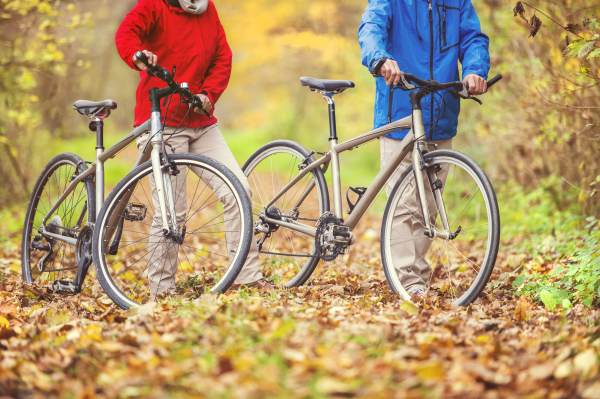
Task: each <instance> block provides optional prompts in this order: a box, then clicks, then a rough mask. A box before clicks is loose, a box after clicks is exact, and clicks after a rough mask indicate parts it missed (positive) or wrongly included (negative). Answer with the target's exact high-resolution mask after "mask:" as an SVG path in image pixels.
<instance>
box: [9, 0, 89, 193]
mask: <svg viewBox="0 0 600 399" xmlns="http://www.w3.org/2000/svg"><path fill="white" fill-rule="evenodd" d="M92 25H93V24H92V21H91V13H84V14H80V13H78V12H77V10H76V7H75V5H74V3H73V2H65V1H55V0H52V1H51V0H39V1H18V0H13V1H6V0H4V1H2V2H0V112H1V113H2V115H3V118H1V119H0V149H2V147H3V149H4V150H5V154H6V156H7V158H8V161H9V162H4V163H2V164H1V165H0V180H2V181H3V182H4V183H5V184H4V186H3V187H4V188H5V190H2V192H1V193H0V205H6V204H9V203H13V202H15V201H19V200H24V199H26V198H28V196H29V194H30V188H31V186H32V185H33V181H34V179H35V178H37V176H35V175H31V174H30V171H29V170H28V169H29V168H28V166H30V163H29V162H23V160H24V159H32V158H33V159H35V157H34V155H33V154H35V153H36V151H37V150H39V148H40V147H38V145H40V146H43V145H44V138H46V137H48V136H47V135H46V134H44V133H45V132H44V131H45V130H46V127H57V126H59V125H60V119H58V118H57V117H59V116H60V115H61V114H62V110H63V108H62V107H60V106H59V103H57V102H56V101H55V100H56V94H57V93H56V91H57V87H58V82H59V81H60V80H61V79H63V80H64V79H65V77H67V76H68V75H71V76H73V70H74V69H75V68H77V66H76V64H77V59H78V58H79V56H78V55H77V51H78V50H79V49H80V48H79V45H78V37H77V32H78V28H79V27H82V26H84V27H90V26H92ZM80 65H83V66H85V63H81V64H80ZM50 100H52V101H50ZM57 121H58V124H57Z"/></svg>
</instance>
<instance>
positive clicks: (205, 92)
mask: <svg viewBox="0 0 600 399" xmlns="http://www.w3.org/2000/svg"><path fill="white" fill-rule="evenodd" d="M199 94H204V95H205V96H206V97H208V99H209V100H210V103H211V104H212V106H213V108H214V107H215V101H214V100H213V96H212V94H210V92H209V91H208V90H206V89H202V90H200V93H199Z"/></svg>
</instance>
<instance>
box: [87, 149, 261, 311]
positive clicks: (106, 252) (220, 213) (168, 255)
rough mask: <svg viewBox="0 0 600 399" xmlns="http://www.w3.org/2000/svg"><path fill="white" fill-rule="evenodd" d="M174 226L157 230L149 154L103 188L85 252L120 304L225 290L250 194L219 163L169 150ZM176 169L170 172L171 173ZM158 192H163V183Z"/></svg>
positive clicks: (236, 267) (247, 219) (241, 248)
mask: <svg viewBox="0 0 600 399" xmlns="http://www.w3.org/2000/svg"><path fill="white" fill-rule="evenodd" d="M169 161H170V162H171V163H173V164H174V165H175V168H173V169H169V170H170V172H169V174H168V175H163V176H170V182H169V178H168V177H166V178H164V184H165V185H167V184H170V185H171V190H172V193H173V200H174V208H173V209H174V212H175V214H174V215H173V214H170V211H168V212H169V215H167V219H168V221H169V226H172V220H176V224H177V231H175V230H174V229H171V230H172V232H169V233H168V234H165V233H164V232H163V230H162V215H161V214H160V207H159V202H158V195H159V192H160V191H161V190H157V189H156V187H155V184H154V182H155V180H154V174H153V171H152V163H151V162H150V161H148V162H146V163H144V164H142V165H140V166H139V167H137V168H136V169H134V170H133V171H131V172H130V173H129V174H128V175H127V176H126V177H125V178H124V179H123V180H121V182H120V183H119V184H118V185H117V186H116V187H115V188H114V189H113V191H112V192H111V193H110V195H109V196H108V198H107V199H106V202H105V203H104V205H103V206H102V209H101V211H100V213H99V215H98V220H97V222H96V226H95V229H94V238H93V254H94V265H95V267H96V274H97V275H98V280H99V281H100V284H101V285H102V288H104V290H105V291H106V293H107V294H108V296H109V297H110V298H111V299H112V300H113V301H114V302H115V303H116V304H117V305H118V306H120V307H121V308H124V309H128V308H131V307H133V306H137V305H139V304H142V303H145V302H147V301H149V300H152V299H154V298H156V296H158V295H167V294H168V295H172V296H175V297H177V298H193V297H196V296H198V295H201V294H203V293H208V292H216V293H221V292H225V291H226V290H227V289H228V288H229V287H230V286H231V284H232V283H233V282H234V280H235V279H236V277H237V276H238V274H239V273H240V270H241V269H242V267H243V265H244V262H245V260H246V257H247V255H248V251H249V249H250V244H251V240H252V239H253V237H252V214H251V210H250V201H249V199H248V196H247V194H246V191H245V190H244V188H243V186H242V184H241V183H240V181H239V180H238V179H237V178H236V177H235V175H234V174H233V173H232V172H231V171H230V170H229V169H227V168H226V167H225V166H223V165H222V164H220V163H219V162H217V161H215V160H213V159H211V158H208V157H204V156H201V155H196V154H174V155H169ZM176 171H177V172H176ZM162 192H168V188H167V187H166V186H165V187H164V188H163V190H162Z"/></svg>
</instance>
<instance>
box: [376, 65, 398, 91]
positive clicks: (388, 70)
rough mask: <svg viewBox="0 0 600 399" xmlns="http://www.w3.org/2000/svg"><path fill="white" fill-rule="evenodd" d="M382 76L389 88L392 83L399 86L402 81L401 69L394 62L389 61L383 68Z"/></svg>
mask: <svg viewBox="0 0 600 399" xmlns="http://www.w3.org/2000/svg"><path fill="white" fill-rule="evenodd" d="M381 76H383V78H384V79H385V84H386V85H388V86H389V85H391V84H392V83H393V84H395V85H397V84H398V82H399V81H400V68H398V63H397V62H396V61H394V60H387V61H386V62H385V64H383V66H382V67H381Z"/></svg>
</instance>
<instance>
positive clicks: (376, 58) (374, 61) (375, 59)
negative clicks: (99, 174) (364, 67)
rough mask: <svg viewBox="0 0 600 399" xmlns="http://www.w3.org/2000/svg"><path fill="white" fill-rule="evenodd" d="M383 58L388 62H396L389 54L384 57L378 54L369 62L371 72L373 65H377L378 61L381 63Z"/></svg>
mask: <svg viewBox="0 0 600 399" xmlns="http://www.w3.org/2000/svg"><path fill="white" fill-rule="evenodd" d="M383 57H386V58H387V59H388V60H394V57H392V56H391V55H389V54H388V53H384V54H382V55H379V54H377V56H375V57H373V58H372V59H371V62H369V70H370V69H371V68H373V65H375V64H376V63H377V61H379V60H380V59H382V58H383Z"/></svg>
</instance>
